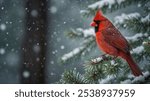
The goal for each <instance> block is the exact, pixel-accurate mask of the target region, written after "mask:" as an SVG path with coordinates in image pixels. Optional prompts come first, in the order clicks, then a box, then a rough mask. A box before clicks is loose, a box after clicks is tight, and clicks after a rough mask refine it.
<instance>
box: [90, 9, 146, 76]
mask: <svg viewBox="0 0 150 101" xmlns="http://www.w3.org/2000/svg"><path fill="white" fill-rule="evenodd" d="M91 26H93V27H95V33H96V42H97V44H98V47H99V48H100V49H101V50H102V51H104V52H105V53H106V54H109V55H113V56H114V57H118V56H119V57H121V58H123V59H125V60H126V61H127V63H128V64H129V66H130V69H131V71H132V73H133V75H135V76H139V75H143V74H142V72H141V70H140V69H139V67H138V65H137V64H136V63H135V62H134V60H133V59H132V56H131V54H130V47H129V43H128V42H127V40H126V39H125V38H124V37H123V36H122V35H121V33H120V32H119V31H118V30H117V29H116V27H115V26H114V25H113V24H112V23H111V22H110V21H109V20H108V19H107V18H106V17H105V16H104V15H103V14H102V12H101V11H100V10H99V11H97V13H96V16H95V17H94V19H93V22H92V23H91Z"/></svg>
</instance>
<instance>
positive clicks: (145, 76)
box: [120, 71, 150, 84]
mask: <svg viewBox="0 0 150 101" xmlns="http://www.w3.org/2000/svg"><path fill="white" fill-rule="evenodd" d="M149 77H150V73H149V71H146V72H144V73H143V76H139V77H134V76H133V75H131V76H128V78H127V79H126V80H124V81H121V82H120V83H121V84H135V83H138V84H139V83H150V81H148V80H146V79H149Z"/></svg>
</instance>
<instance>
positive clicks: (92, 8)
mask: <svg viewBox="0 0 150 101" xmlns="http://www.w3.org/2000/svg"><path fill="white" fill-rule="evenodd" d="M145 2H148V0H144V1H143V0H100V1H98V2H95V3H94V4H91V5H89V6H88V8H87V9H86V10H81V14H82V15H84V16H90V15H94V14H95V12H96V11H97V10H98V9H101V10H102V11H103V13H106V12H107V13H108V12H112V11H115V10H118V9H120V8H124V7H126V6H129V5H131V4H133V3H139V4H145Z"/></svg>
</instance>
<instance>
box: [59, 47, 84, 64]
mask: <svg viewBox="0 0 150 101" xmlns="http://www.w3.org/2000/svg"><path fill="white" fill-rule="evenodd" d="M84 48H85V47H82V46H81V47H78V48H75V49H73V50H72V51H71V52H69V53H67V54H64V55H63V56H62V57H61V60H62V61H67V60H68V59H70V58H73V57H74V56H76V55H77V54H79V53H80V52H81V51H83V50H84Z"/></svg>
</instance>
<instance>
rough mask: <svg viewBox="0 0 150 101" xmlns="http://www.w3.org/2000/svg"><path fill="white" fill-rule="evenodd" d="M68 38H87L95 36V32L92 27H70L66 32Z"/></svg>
mask: <svg viewBox="0 0 150 101" xmlns="http://www.w3.org/2000/svg"><path fill="white" fill-rule="evenodd" d="M66 35H67V36H68V37H69V38H84V39H87V38H89V37H95V32H94V30H93V28H89V29H82V28H77V29H76V30H74V29H70V31H69V32H67V33H66Z"/></svg>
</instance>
